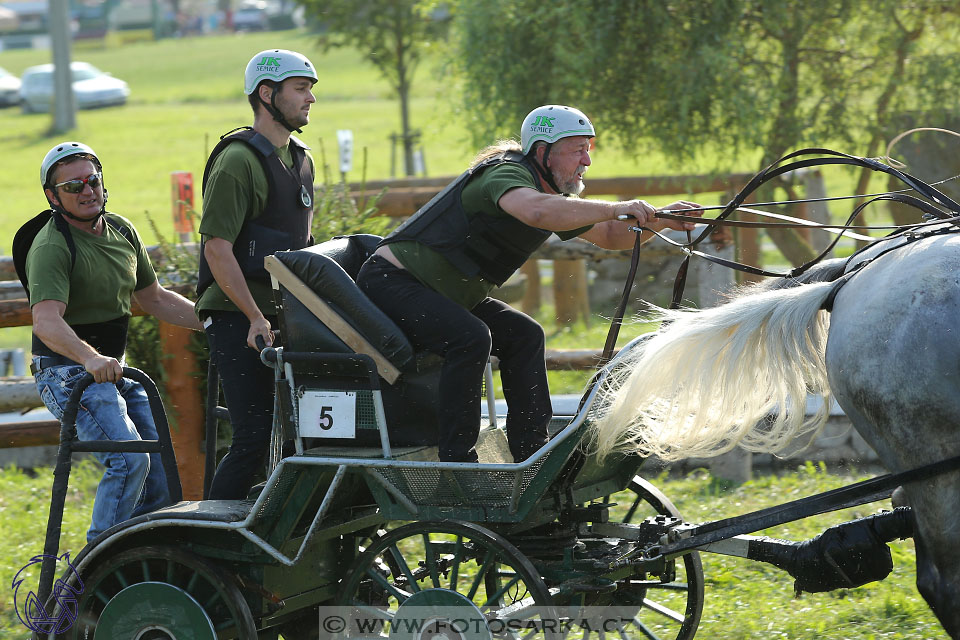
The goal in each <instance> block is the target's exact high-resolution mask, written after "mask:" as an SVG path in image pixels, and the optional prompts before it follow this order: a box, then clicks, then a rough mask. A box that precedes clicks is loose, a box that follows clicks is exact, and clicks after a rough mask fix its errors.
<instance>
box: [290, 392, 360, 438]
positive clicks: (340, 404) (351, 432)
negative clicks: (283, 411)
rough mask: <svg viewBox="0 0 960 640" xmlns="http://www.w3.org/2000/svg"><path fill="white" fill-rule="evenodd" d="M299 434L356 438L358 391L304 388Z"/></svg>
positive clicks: (305, 436)
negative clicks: (308, 389)
mask: <svg viewBox="0 0 960 640" xmlns="http://www.w3.org/2000/svg"><path fill="white" fill-rule="evenodd" d="M300 436H301V437H304V438H355V437H356V436H357V394H356V392H354V391H305V392H304V393H303V396H302V397H301V398H300Z"/></svg>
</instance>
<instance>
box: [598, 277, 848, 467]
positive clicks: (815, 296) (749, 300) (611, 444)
mask: <svg viewBox="0 0 960 640" xmlns="http://www.w3.org/2000/svg"><path fill="white" fill-rule="evenodd" d="M833 286H834V285H833V283H829V282H828V283H816V284H809V285H804V286H800V287H796V288H790V289H778V290H771V291H763V292H760V293H754V294H750V295H744V296H740V297H736V298H734V299H733V300H732V301H730V302H728V303H726V304H723V305H721V306H718V307H713V308H709V309H705V310H702V311H696V310H677V311H668V310H665V309H658V310H656V315H657V317H658V318H659V319H660V320H662V321H663V322H664V325H663V327H662V328H661V330H660V331H659V332H657V333H656V334H654V335H653V336H652V337H651V338H649V339H647V340H645V341H641V342H639V343H637V345H636V346H635V347H634V348H632V349H630V350H625V351H626V352H624V353H622V354H620V355H619V356H618V357H617V358H616V359H615V360H614V361H613V362H612V363H611V374H610V375H609V376H608V377H607V378H606V380H605V381H604V383H603V385H602V388H601V404H600V409H599V411H598V412H597V417H596V419H595V420H594V421H593V422H592V426H593V428H592V431H591V433H590V436H591V437H590V439H589V440H588V442H590V444H591V446H592V448H593V449H594V451H595V452H596V453H597V454H599V455H600V456H601V458H602V457H603V456H605V455H607V454H609V453H611V452H614V451H618V450H626V449H632V450H636V451H638V452H640V453H641V454H643V455H655V456H657V457H659V458H661V459H663V460H666V461H674V460H680V459H684V458H691V457H710V456H715V455H719V454H721V453H724V452H726V451H729V450H731V449H733V448H734V447H736V446H740V447H743V448H744V449H747V450H749V451H754V452H770V453H776V452H778V451H782V450H783V449H784V448H785V447H786V446H787V445H788V444H789V443H790V441H792V440H794V439H795V438H797V437H799V436H802V435H806V434H809V435H810V436H811V437H813V436H815V435H816V433H817V432H818V431H819V430H820V429H821V428H822V427H823V425H824V424H825V423H826V421H827V418H828V416H829V402H830V398H829V396H830V389H829V384H828V382H827V374H826V369H825V363H824V352H825V349H826V342H827V330H828V314H827V312H826V311H822V310H821V309H820V307H821V305H822V304H823V301H824V300H825V299H826V298H827V296H828V295H829V293H830V290H831V289H832V288H833ZM808 393H814V394H820V395H822V396H823V403H822V406H820V407H819V408H818V410H817V411H816V413H815V414H814V415H812V416H809V417H808V416H807V415H806V400H807V394H808Z"/></svg>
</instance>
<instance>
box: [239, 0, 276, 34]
mask: <svg viewBox="0 0 960 640" xmlns="http://www.w3.org/2000/svg"><path fill="white" fill-rule="evenodd" d="M233 28H234V30H235V31H267V30H268V29H269V28H270V16H269V15H268V14H267V3H266V2H264V1H263V0H253V1H248V2H244V3H243V4H242V5H240V8H239V9H237V10H236V11H234V13H233Z"/></svg>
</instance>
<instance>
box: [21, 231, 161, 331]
mask: <svg viewBox="0 0 960 640" xmlns="http://www.w3.org/2000/svg"><path fill="white" fill-rule="evenodd" d="M107 215H108V216H110V217H111V218H113V219H114V220H117V221H118V222H120V223H121V224H122V225H123V226H125V227H127V228H128V229H130V231H131V235H132V237H133V244H131V242H130V241H129V240H127V239H126V238H124V237H123V235H121V233H120V232H119V231H117V230H116V229H114V228H113V226H112V225H109V224H104V231H103V234H102V235H99V236H96V235H93V234H92V233H87V232H85V231H82V230H80V229H76V228H74V227H71V228H70V232H71V236H72V237H73V241H74V244H75V245H76V249H77V261H76V263H75V264H73V266H72V267H71V264H70V249H69V248H68V247H67V241H66V239H65V238H64V237H63V234H62V233H60V231H58V230H57V228H56V225H55V224H54V222H53V219H51V220H50V221H49V222H48V223H47V224H46V226H45V227H43V228H42V229H41V230H40V233H38V234H37V235H36V237H35V238H34V240H33V245H32V246H31V247H30V251H29V252H28V253H27V264H26V270H27V279H28V280H29V281H30V305H31V306H33V305H35V304H37V303H38V302H42V301H44V300H58V301H60V302H63V303H64V304H66V305H67V308H66V310H65V311H64V313H63V319H64V321H65V322H66V323H67V324H69V325H77V324H89V323H93V322H105V321H107V320H112V319H114V318H119V317H120V316H128V315H130V295H131V294H132V293H133V292H134V291H140V290H141V289H143V288H144V287H147V286H149V285H151V284H153V283H154V282H155V281H156V279H157V275H156V273H154V270H153V265H151V264H150V258H149V256H148V255H147V250H146V248H145V247H144V245H143V242H142V241H141V240H140V236H139V235H138V234H137V230H136V229H134V228H133V225H132V224H131V223H130V221H129V220H127V219H126V218H123V217H121V216H118V215H116V214H115V213H108V214H107Z"/></svg>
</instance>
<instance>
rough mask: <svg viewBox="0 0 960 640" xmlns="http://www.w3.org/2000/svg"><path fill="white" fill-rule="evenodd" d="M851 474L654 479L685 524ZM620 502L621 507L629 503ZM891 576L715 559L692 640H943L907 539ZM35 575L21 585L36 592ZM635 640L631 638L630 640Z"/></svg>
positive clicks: (4, 488) (90, 488) (74, 521)
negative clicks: (831, 574) (823, 579)
mask: <svg viewBox="0 0 960 640" xmlns="http://www.w3.org/2000/svg"><path fill="white" fill-rule="evenodd" d="M37 472H38V475H37V476H36V477H30V476H28V475H27V474H25V473H23V472H22V471H17V470H15V469H12V468H8V469H6V470H2V471H0V514H2V517H3V536H0V577H2V578H3V580H2V582H3V584H2V585H0V590H2V591H3V596H2V597H0V637H3V638H5V639H9V640H14V639H17V640H19V639H21V638H26V637H28V634H27V633H23V631H24V629H23V627H22V626H21V625H20V622H19V621H18V620H17V618H16V614H15V612H14V610H13V606H12V602H13V594H12V591H11V590H10V589H9V585H10V582H11V580H12V578H13V576H14V575H15V574H16V572H17V571H18V570H19V569H20V567H22V566H23V565H24V564H26V563H27V562H28V561H29V560H30V558H31V557H32V556H33V555H35V554H38V553H40V552H41V549H42V545H43V531H44V527H45V523H46V514H47V504H48V500H49V490H50V483H51V475H50V470H49V469H38V470H37ZM98 477H99V473H98V471H97V470H96V469H95V468H94V466H93V465H92V464H90V463H82V464H80V465H78V467H77V468H75V470H74V475H73V476H72V477H71V487H72V488H71V492H70V495H69V498H68V500H67V508H66V519H65V522H64V528H63V537H62V542H61V552H62V551H69V552H70V553H71V557H73V556H75V555H76V553H78V552H79V551H80V549H81V547H82V546H83V540H84V532H85V529H86V527H87V525H88V523H89V518H90V508H91V503H92V500H93V494H94V491H95V488H96V483H97V480H98ZM864 477H865V475H864V474H862V473H858V472H855V471H849V470H847V471H842V472H840V473H827V472H826V470H825V469H823V468H822V467H818V466H816V465H813V464H808V465H806V466H804V467H800V468H799V469H798V470H797V472H796V473H789V474H784V475H781V476H773V475H769V476H762V477H758V478H756V479H755V480H752V481H750V482H747V483H745V484H743V485H740V486H730V485H728V484H725V483H723V482H720V481H718V480H716V479H715V478H713V477H712V476H710V475H709V473H707V472H705V471H702V470H700V471H694V472H691V473H690V474H688V475H686V476H682V477H671V476H667V475H660V476H657V475H656V474H654V475H653V476H652V477H651V478H650V479H651V480H653V483H654V485H655V486H657V488H659V489H660V490H662V491H663V492H664V493H665V494H666V495H667V496H668V497H669V498H670V499H671V500H673V502H674V503H676V505H677V507H678V508H679V509H680V511H681V513H682V514H683V515H684V517H685V519H686V520H688V521H691V522H706V521H711V520H715V519H719V518H723V517H729V516H734V515H739V514H743V513H747V512H749V511H753V510H755V509H760V508H763V507H767V506H771V505H775V504H780V503H783V502H786V501H788V500H793V499H796V498H801V497H804V496H808V495H812V494H814V493H816V492H820V491H826V490H829V489H833V488H836V487H839V486H842V485H844V484H849V483H851V482H854V481H857V480H861V479H863V478H864ZM626 502H627V501H626V500H622V503H624V504H626ZM884 506H886V507H887V508H889V504H887V505H884V504H883V503H876V504H874V505H865V506H863V507H860V508H857V509H850V510H846V511H844V512H837V513H832V514H826V515H823V516H817V517H815V518H808V519H806V520H802V521H800V522H796V523H791V524H788V525H784V526H782V527H776V528H774V529H770V530H768V531H765V532H764V534H765V535H769V536H772V537H776V538H784V539H788V540H798V541H799V540H805V539H808V538H811V537H813V536H815V535H817V534H818V533H821V532H822V531H823V530H824V529H825V528H827V527H829V526H832V525H834V524H837V523H840V522H843V521H846V520H850V519H853V518H857V517H861V516H865V515H869V514H870V513H873V512H874V511H875V510H876V509H878V508H881V507H884ZM890 548H891V551H892V554H893V560H894V570H893V573H891V574H890V576H888V577H887V578H886V579H885V580H883V581H882V582H875V583H871V584H868V585H865V586H863V587H859V588H857V589H841V590H838V591H833V592H829V593H819V594H804V595H803V596H801V597H799V598H795V597H794V595H793V580H792V579H791V578H790V576H789V575H787V574H786V573H784V572H782V571H780V570H779V569H776V568H774V567H772V566H771V565H766V564H761V563H755V562H750V561H747V560H742V559H738V558H729V557H725V556H717V555H711V554H702V555H701V557H702V559H703V568H704V577H705V582H706V589H705V590H706V594H705V603H704V611H703V619H702V622H701V625H700V630H699V632H698V634H697V637H698V638H702V639H704V640H741V639H742V640H746V639H751V640H754V639H756V640H761V639H762V640H770V639H772V638H790V639H792V640H800V639H803V640H880V639H889V640H894V639H904V640H921V639H924V640H926V639H934V640H941V639H945V638H946V637H947V636H946V634H945V633H944V632H943V631H942V630H941V629H940V627H939V625H938V624H937V623H936V621H935V619H934V618H933V615H932V614H931V613H930V611H929V609H928V608H927V605H926V604H925V603H924V602H923V600H922V598H921V597H920V595H919V594H918V593H917V591H916V588H915V586H914V581H915V579H916V576H915V570H914V566H913V565H914V548H913V543H912V541H904V542H897V543H893V544H891V545H890ZM36 580H37V577H36V575H34V576H32V577H31V578H30V579H29V580H28V581H27V582H25V583H24V584H25V585H30V588H32V589H35V588H36V587H35V586H33V585H35V584H36ZM631 640H636V639H631Z"/></svg>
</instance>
